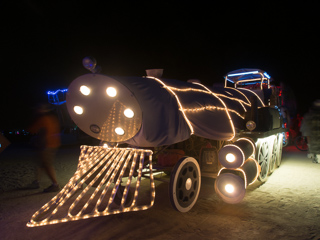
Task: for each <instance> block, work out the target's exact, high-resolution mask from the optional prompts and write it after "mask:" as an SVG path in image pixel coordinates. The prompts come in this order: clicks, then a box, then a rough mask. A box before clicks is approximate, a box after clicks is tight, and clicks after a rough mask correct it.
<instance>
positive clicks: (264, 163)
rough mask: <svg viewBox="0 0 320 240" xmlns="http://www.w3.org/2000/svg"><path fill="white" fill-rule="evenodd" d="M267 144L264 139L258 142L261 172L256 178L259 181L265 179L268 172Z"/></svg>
mask: <svg viewBox="0 0 320 240" xmlns="http://www.w3.org/2000/svg"><path fill="white" fill-rule="evenodd" d="M269 157H270V156H269V145H268V142H267V141H264V142H262V143H261V144H260V147H259V151H258V163H259V165H260V167H261V172H260V174H259V177H258V179H259V180H260V181H262V182H263V181H265V180H266V179H267V176H268V172H269Z"/></svg>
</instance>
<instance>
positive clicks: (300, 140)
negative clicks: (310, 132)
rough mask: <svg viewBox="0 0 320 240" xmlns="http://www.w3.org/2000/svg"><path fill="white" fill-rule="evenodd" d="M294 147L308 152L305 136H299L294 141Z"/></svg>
mask: <svg viewBox="0 0 320 240" xmlns="http://www.w3.org/2000/svg"><path fill="white" fill-rule="evenodd" d="M294 145H295V146H296V148H298V149H299V150H300V151H307V150H308V141H307V138H306V137H304V136H298V137H296V138H295V140H294Z"/></svg>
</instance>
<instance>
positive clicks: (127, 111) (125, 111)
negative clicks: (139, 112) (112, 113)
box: [124, 108, 134, 118]
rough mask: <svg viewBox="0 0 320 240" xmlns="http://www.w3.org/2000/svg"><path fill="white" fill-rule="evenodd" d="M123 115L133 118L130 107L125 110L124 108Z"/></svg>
mask: <svg viewBox="0 0 320 240" xmlns="http://www.w3.org/2000/svg"><path fill="white" fill-rule="evenodd" d="M124 115H125V116H126V117H127V118H133V116H134V112H133V111H132V110H131V109H130V108H127V109H126V110H124Z"/></svg>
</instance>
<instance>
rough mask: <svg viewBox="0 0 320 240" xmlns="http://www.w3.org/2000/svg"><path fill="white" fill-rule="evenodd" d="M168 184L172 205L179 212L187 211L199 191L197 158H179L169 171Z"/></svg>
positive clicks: (199, 179)
mask: <svg viewBox="0 0 320 240" xmlns="http://www.w3.org/2000/svg"><path fill="white" fill-rule="evenodd" d="M169 185H170V186H169V196H170V202H171V204H172V206H173V207H174V208H175V209H176V210H178V211H179V212H188V211H189V210H190V209H191V208H192V207H193V206H194V204H195V203H196V201H197V199H198V196H199V192H200V186H201V173H200V167H199V164H198V162H197V160H196V159H194V158H192V157H183V158H181V159H180V160H179V161H178V162H177V163H176V165H175V166H174V168H173V170H172V172H171V176H170V184H169Z"/></svg>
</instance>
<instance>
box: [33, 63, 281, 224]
mask: <svg viewBox="0 0 320 240" xmlns="http://www.w3.org/2000/svg"><path fill="white" fill-rule="evenodd" d="M230 83H232V85H233V86H229V84H230ZM253 84H254V85H255V86H258V88H254V89H253V88H252V86H253ZM270 89H271V88H270V77H269V75H267V74H266V73H264V72H263V71H261V70H256V69H254V70H252V69H241V70H237V71H234V72H231V73H230V74H228V75H227V76H226V83H225V86H224V87H208V86H205V85H203V84H201V83H199V82H197V81H193V82H182V81H178V80H173V79H164V78H161V77H159V76H152V75H151V76H146V77H109V76H106V75H102V74H97V73H91V74H86V75H83V76H80V77H78V78H77V79H75V80H74V81H73V82H72V83H71V84H70V86H69V88H68V92H67V100H66V103H67V108H68V111H69V114H70V116H71V118H72V120H73V121H74V122H75V124H76V125H77V126H78V127H79V128H80V129H81V130H82V131H84V132H85V133H87V134H88V135H90V136H91V137H94V138H97V139H99V140H101V142H104V143H107V144H108V145H109V146H110V145H112V146H116V145H117V144H121V145H125V146H126V147H124V148H117V147H102V146H96V147H90V146H82V150H81V155H80V158H79V165H78V170H77V172H76V174H75V175H74V177H73V178H72V179H71V180H70V182H69V184H68V185H67V186H66V187H65V188H64V189H63V190H62V191H61V193H59V194H58V195H57V197H58V198H62V199H63V200H60V203H58V204H59V206H58V207H60V205H63V204H64V203H65V202H66V201H67V200H68V199H69V198H71V197H72V196H73V195H74V194H75V193H76V191H77V189H78V190H79V189H80V188H82V187H81V186H82V185H83V184H87V187H86V188H85V189H84V191H85V193H88V192H89V189H90V188H92V187H95V188H96V190H95V191H94V193H92V194H93V195H92V196H91V197H90V199H89V200H88V202H87V203H86V204H84V209H87V208H88V205H89V203H91V202H92V201H94V200H93V199H95V198H98V197H97V194H100V192H101V195H99V196H100V198H99V200H97V201H96V203H95V204H96V205H95V208H94V209H93V210H92V212H91V213H89V214H88V213H85V210H84V209H82V210H81V211H79V212H76V213H75V214H73V213H72V211H73V210H74V205H77V204H78V203H79V202H80V200H82V199H83V198H84V197H83V195H85V194H80V195H79V196H78V197H76V199H75V201H74V203H73V204H71V206H70V208H69V210H68V217H66V218H62V220H55V221H50V220H48V219H49V218H51V217H52V216H51V215H52V214H53V215H54V214H55V212H56V210H50V211H51V213H50V214H51V215H50V214H49V215H50V217H48V218H43V219H40V220H39V216H40V215H41V213H42V212H46V211H49V210H48V209H49V208H50V207H48V206H46V205H45V206H44V207H43V208H42V209H40V210H39V211H38V212H37V213H36V214H35V215H34V216H33V217H32V220H31V222H30V223H29V226H39V225H44V224H50V223H57V222H63V221H68V220H77V219H83V218H87V217H92V216H93V217H94V216H102V215H108V214H114V213H120V212H127V211H137V210H144V209H147V208H149V207H150V206H152V205H153V201H154V194H155V191H154V183H153V181H154V177H153V173H154V172H157V171H164V170H167V172H169V173H170V180H169V193H170V194H169V195H170V200H171V203H172V205H173V207H174V208H175V209H176V210H178V211H180V212H187V211H189V210H190V209H191V208H192V207H193V206H194V204H195V203H196V201H197V198H198V195H199V191H200V187H201V175H202V176H207V177H214V178H216V180H215V191H216V193H217V194H218V195H219V196H220V197H221V198H222V199H223V200H224V201H225V202H227V203H238V202H240V201H241V200H242V199H243V197H244V195H245V189H246V187H247V186H248V185H249V184H251V183H253V182H254V181H255V180H256V179H257V178H258V179H259V180H260V181H265V180H266V179H267V177H268V175H270V174H271V173H272V171H273V170H274V169H275V168H276V167H278V166H279V165H280V162H281V154H282V135H283V132H284V131H285V129H284V128H283V125H282V121H281V116H280V111H279V110H278V108H277V106H276V105H275V104H272V103H273V102H274V101H272V100H270V99H272V96H274V94H273V93H272V91H270ZM191 140H192V141H193V143H194V142H196V143H198V146H199V147H198V148H196V149H193V147H190V146H191V145H192V144H186V143H188V141H191ZM192 146H193V145H192ZM129 147H130V148H129ZM177 148H178V149H177ZM144 149H145V150H144ZM149 149H152V150H153V151H154V152H155V154H154V157H153V158H152V154H153V152H151V151H150V150H149ZM176 150H180V151H179V152H177V151H176ZM193 150H194V151H193ZM192 152H193V153H194V154H192ZM167 153H169V155H168V154H167ZM170 153H174V155H175V158H176V160H175V161H174V162H173V163H171V164H169V165H166V164H163V163H164V162H166V157H168V156H169V158H170ZM145 158H148V159H149V160H146V162H144V159H145ZM129 165H130V166H131V167H130V169H129V170H128V169H127V168H129ZM133 177H137V178H138V180H137V183H136V185H135V187H134V188H135V190H134V194H131V193H132V192H131V193H130V189H131V191H133V190H132V182H133V180H132V178H133ZM142 177H145V178H149V179H150V184H151V185H150V186H151V190H152V191H151V203H150V204H149V205H144V206H142V207H141V208H138V207H136V204H137V202H138V200H137V198H138V192H139V187H140V185H141V179H142ZM121 182H126V184H125V185H124V186H122V185H121ZM111 185H112V186H113V188H112V191H111V193H110V194H109V195H108V197H106V195H107V191H108V189H109V187H110V186H111ZM75 186H76V187H75ZM104 186H107V187H104ZM70 189H73V190H70ZM66 192H70V194H67V193H66ZM119 194H120V197H119V196H118V195H119ZM130 194H131V195H133V196H132V197H131V201H129V200H128V199H130ZM117 196H118V203H117V204H116V205H118V206H119V209H120V210H114V209H113V208H112V209H111V208H110V206H113V204H114V203H116V202H117V201H116V199H117ZM103 199H106V200H105V201H107V202H108V204H107V205H106V206H105V208H103V210H99V208H100V205H101V204H102V202H103ZM107 199H109V200H107ZM55 204H57V199H53V200H52V202H51V203H50V204H49V205H50V206H51V209H55V207H54V205H55Z"/></svg>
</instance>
